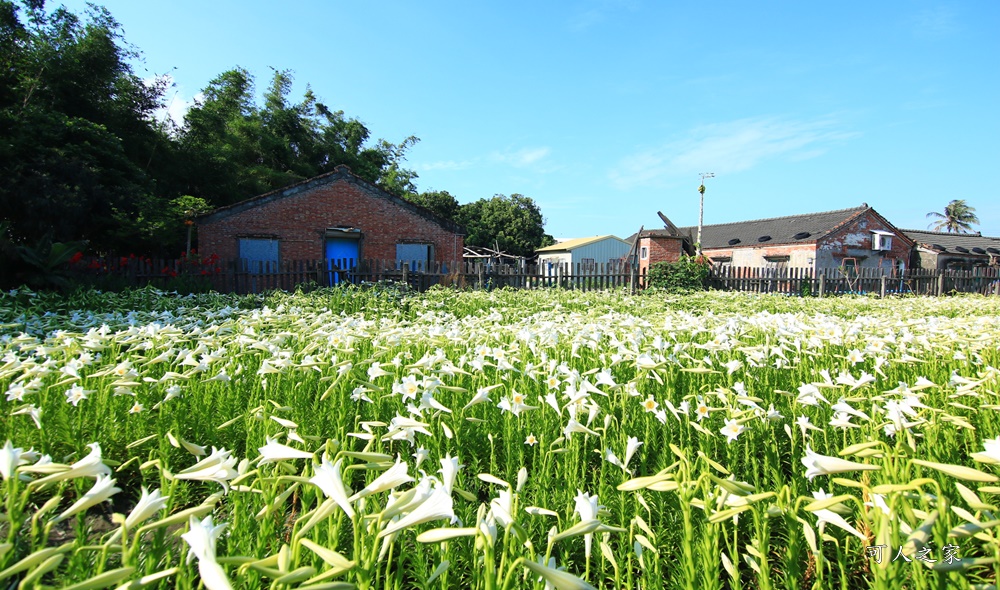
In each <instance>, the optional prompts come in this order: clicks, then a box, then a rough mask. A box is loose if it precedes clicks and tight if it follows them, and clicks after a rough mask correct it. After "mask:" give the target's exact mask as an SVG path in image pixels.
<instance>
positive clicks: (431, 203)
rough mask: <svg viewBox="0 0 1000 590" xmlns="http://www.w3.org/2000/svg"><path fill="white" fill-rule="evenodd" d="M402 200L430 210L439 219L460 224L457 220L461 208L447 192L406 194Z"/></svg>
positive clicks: (456, 200)
mask: <svg viewBox="0 0 1000 590" xmlns="http://www.w3.org/2000/svg"><path fill="white" fill-rule="evenodd" d="M403 198H404V199H406V200H407V201H409V202H411V203H413V204H414V205H420V206H421V207H423V208H425V209H430V210H431V211H433V212H434V213H435V214H437V215H438V216H439V217H442V218H444V219H447V220H448V221H454V222H455V223H461V221H460V220H459V211H460V210H461V206H460V205H459V204H458V199H456V198H455V197H453V196H452V195H451V193H449V192H448V191H427V192H423V193H419V194H407V195H403Z"/></svg>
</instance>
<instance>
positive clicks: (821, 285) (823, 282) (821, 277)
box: [819, 272, 826, 299]
mask: <svg viewBox="0 0 1000 590" xmlns="http://www.w3.org/2000/svg"><path fill="white" fill-rule="evenodd" d="M825 294H826V273H825V272H820V273H819V297H820V299H822V298H823V295H825Z"/></svg>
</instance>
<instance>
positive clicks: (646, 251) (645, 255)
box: [639, 246, 649, 260]
mask: <svg viewBox="0 0 1000 590" xmlns="http://www.w3.org/2000/svg"><path fill="white" fill-rule="evenodd" d="M647 257H649V250H647V249H646V247H645V246H643V248H642V254H640V255H639V258H641V259H643V260H645V259H646V258H647Z"/></svg>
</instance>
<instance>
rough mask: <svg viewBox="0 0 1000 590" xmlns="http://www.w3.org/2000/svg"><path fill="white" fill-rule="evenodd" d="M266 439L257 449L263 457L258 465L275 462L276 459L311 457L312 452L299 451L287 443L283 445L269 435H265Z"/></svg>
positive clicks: (286, 459)
mask: <svg viewBox="0 0 1000 590" xmlns="http://www.w3.org/2000/svg"><path fill="white" fill-rule="evenodd" d="M266 440H267V442H266V443H265V444H264V446H262V447H260V448H259V449H257V450H258V451H260V454H261V456H262V457H263V459H261V460H260V463H258V465H266V464H268V463H277V462H278V461H291V460H294V459H312V458H313V454H312V453H310V452H308V451H300V450H299V449H296V448H292V447H290V446H288V445H283V444H281V443H279V442H278V441H277V440H275V439H273V438H271V437H267V439H266Z"/></svg>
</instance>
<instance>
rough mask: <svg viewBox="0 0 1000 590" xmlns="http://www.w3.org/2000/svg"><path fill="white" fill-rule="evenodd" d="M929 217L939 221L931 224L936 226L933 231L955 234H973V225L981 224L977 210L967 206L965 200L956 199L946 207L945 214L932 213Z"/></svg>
mask: <svg viewBox="0 0 1000 590" xmlns="http://www.w3.org/2000/svg"><path fill="white" fill-rule="evenodd" d="M927 217H933V218H934V219H937V220H938V221H937V223H933V224H931V225H933V226H934V227H931V229H932V230H934V231H946V232H948V233H955V234H960V233H967V232H971V231H972V224H974V223H975V224H977V225H978V224H979V218H978V217H976V208H975V207H970V206H968V205H966V204H965V199H955V200H954V201H952V202H950V203H948V204H947V205H946V206H945V208H944V213H938V212H937V211H931V212H930V213H928V214H927ZM928 227H930V226H928Z"/></svg>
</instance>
